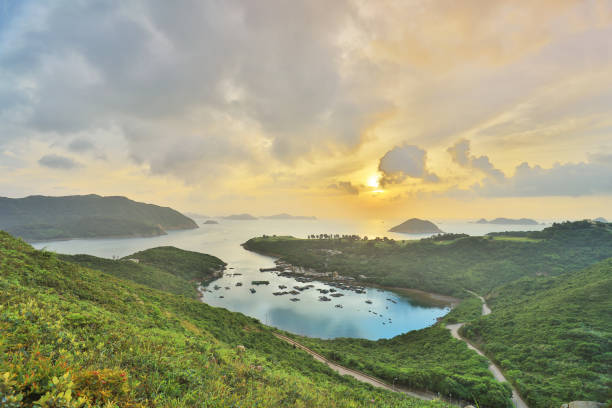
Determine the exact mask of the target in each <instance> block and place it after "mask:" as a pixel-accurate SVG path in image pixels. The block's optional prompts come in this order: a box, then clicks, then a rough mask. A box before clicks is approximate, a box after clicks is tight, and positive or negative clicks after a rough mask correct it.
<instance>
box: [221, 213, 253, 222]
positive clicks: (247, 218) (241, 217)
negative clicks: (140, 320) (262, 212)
mask: <svg viewBox="0 0 612 408" xmlns="http://www.w3.org/2000/svg"><path fill="white" fill-rule="evenodd" d="M223 218H224V219H226V220H238V221H252V220H256V219H257V217H254V216H252V215H251V214H246V213H245V214H232V215H228V216H227V217H223Z"/></svg>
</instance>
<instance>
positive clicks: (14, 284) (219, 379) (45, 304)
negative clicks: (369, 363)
mask: <svg viewBox="0 0 612 408" xmlns="http://www.w3.org/2000/svg"><path fill="white" fill-rule="evenodd" d="M238 345H242V346H244V347H245V350H244V351H241V350H242V348H238V347H237V346H238ZM0 401H1V404H2V406H3V407H9V408H12V407H29V406H39V407H141V406H155V407H192V406H193V407H195V406H198V407H255V406H257V407H365V406H377V407H444V406H446V404H444V403H442V402H424V401H418V400H413V399H408V398H404V397H403V396H401V395H398V394H395V393H391V392H388V391H383V390H378V389H373V388H372V387H370V386H367V385H364V384H362V383H359V382H357V381H354V380H352V379H350V378H344V377H340V376H338V375H337V374H335V373H334V372H333V371H331V370H330V369H329V368H327V367H326V366H325V365H322V364H319V363H317V362H316V361H314V360H313V359H312V358H311V357H310V356H308V355H307V354H306V353H304V352H302V351H299V350H295V349H294V348H292V347H291V346H289V345H288V344H286V343H285V342H283V341H281V340H278V339H276V338H275V337H274V336H273V335H272V334H271V333H270V331H269V329H268V328H266V327H265V326H263V325H261V324H260V323H259V322H258V321H256V320H255V319H252V318H249V317H246V316H244V315H241V314H237V313H231V312H229V311H227V310H224V309H217V308H212V307H209V306H207V305H205V304H202V303H199V302H197V301H195V300H192V299H189V298H187V297H184V296H177V295H173V294H169V293H165V292H161V291H158V290H155V289H152V288H149V287H146V286H142V285H138V284H136V283H133V282H131V281H126V280H121V279H118V278H115V277H113V276H111V275H108V274H105V273H102V272H99V271H95V270H91V269H87V268H84V267H82V266H79V265H76V264H73V263H69V262H65V261H63V260H61V259H58V257H57V256H56V255H54V254H52V253H49V252H45V251H37V250H34V249H33V248H31V247H30V246H29V245H27V244H25V243H24V242H22V241H19V240H16V239H14V238H12V237H10V236H9V235H8V234H5V233H1V232H0Z"/></svg>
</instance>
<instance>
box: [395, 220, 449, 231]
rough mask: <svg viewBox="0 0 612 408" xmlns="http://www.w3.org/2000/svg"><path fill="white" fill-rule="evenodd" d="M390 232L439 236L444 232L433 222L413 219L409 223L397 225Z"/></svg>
mask: <svg viewBox="0 0 612 408" xmlns="http://www.w3.org/2000/svg"><path fill="white" fill-rule="evenodd" d="M389 231H390V232H401V233H403V234H439V233H442V232H443V231H442V230H441V229H440V228H438V227H437V226H436V224H434V223H433V222H431V221H427V220H420V219H418V218H411V219H409V220H408V221H405V222H403V223H401V224H400V225H396V226H395V227H393V228H391V229H390V230H389Z"/></svg>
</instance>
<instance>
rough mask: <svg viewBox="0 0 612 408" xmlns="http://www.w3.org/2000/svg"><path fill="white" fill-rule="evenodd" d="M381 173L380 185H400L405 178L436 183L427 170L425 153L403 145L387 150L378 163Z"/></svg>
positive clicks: (419, 149) (435, 177)
mask: <svg viewBox="0 0 612 408" xmlns="http://www.w3.org/2000/svg"><path fill="white" fill-rule="evenodd" d="M378 171H380V172H381V173H382V177H381V178H380V181H379V182H380V185H381V186H383V187H384V186H385V185H388V184H394V183H401V182H402V181H404V180H405V179H406V178H407V177H412V178H419V179H423V180H425V181H431V182H437V181H439V178H438V176H437V175H436V174H434V173H430V172H429V171H428V170H427V152H426V151H425V150H423V149H421V148H419V147H418V146H412V145H403V146H396V147H394V148H393V149H391V150H389V151H388V152H387V153H385V155H384V156H383V157H381V159H380V161H379V163H378Z"/></svg>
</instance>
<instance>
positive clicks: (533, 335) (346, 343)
mask: <svg viewBox="0 0 612 408" xmlns="http://www.w3.org/2000/svg"><path fill="white" fill-rule="evenodd" d="M448 238H449V239H442V240H440V239H436V238H435V237H434V238H429V239H424V240H420V241H394V240H389V239H385V238H383V239H379V238H377V239H374V240H371V239H367V238H365V237H364V238H361V237H358V236H338V235H312V236H310V237H309V239H308V240H300V239H295V238H286V237H271V238H255V239H253V240H250V241H248V242H247V243H246V244H245V247H246V248H248V249H252V250H255V251H258V252H262V253H268V254H275V255H277V256H280V257H281V258H282V259H283V260H285V261H287V262H290V263H293V264H296V265H300V266H305V267H310V268H314V269H318V270H326V271H338V272H339V273H340V274H341V275H347V276H354V277H357V276H358V275H366V276H367V277H368V279H367V280H369V281H372V282H373V283H378V284H387V285H394V286H403V287H412V288H418V289H424V290H429V291H434V292H441V293H446V294H452V295H454V296H458V297H462V298H464V300H463V301H462V302H461V304H460V305H459V306H458V307H457V308H455V309H454V310H453V311H452V312H451V313H449V314H448V315H447V316H445V317H444V318H443V319H442V323H457V322H468V324H467V325H465V326H464V327H463V328H462V330H461V333H462V335H463V336H465V337H467V338H469V339H470V341H472V342H473V343H474V344H476V345H477V346H479V347H480V348H481V349H482V350H483V351H484V352H485V353H486V354H487V355H488V356H489V357H490V358H491V359H492V360H493V361H495V362H496V364H498V365H499V366H500V367H501V368H502V370H503V371H504V373H505V375H506V377H507V378H508V379H509V380H510V381H511V382H512V383H513V384H514V385H515V386H516V388H517V389H518V390H519V392H520V394H521V396H522V397H523V398H524V399H525V400H526V401H527V402H528V404H529V406H530V407H532V408H556V407H558V406H560V405H561V404H562V403H564V402H569V401H573V400H595V401H605V402H607V403H608V404H610V403H612V395H610V393H609V390H610V389H611V388H612V372H611V371H610V367H612V297H610V293H612V258H610V257H612V225H610V224H604V223H598V222H591V221H580V222H566V223H561V224H554V225H553V226H552V227H549V228H546V229H544V230H542V231H537V232H507V233H493V234H489V235H488V236H486V237H461V236H459V237H448ZM329 249H333V250H334V251H333V252H332V251H328V250H329ZM607 258H610V259H607ZM598 262H599V263H598ZM362 280H363V279H362ZM465 289H471V290H473V291H475V292H477V293H480V294H483V295H488V296H487V297H488V303H489V305H490V306H491V308H492V309H493V313H492V314H490V315H487V316H481V310H482V309H481V302H480V300H479V299H478V298H476V297H474V296H472V295H471V294H469V293H468V292H467V291H465ZM438 330H441V329H440V328H439V327H433V328H428V329H424V330H421V331H418V332H411V333H408V334H406V335H402V336H398V337H396V338H393V339H390V340H380V341H377V342H368V341H366V340H359V339H336V340H331V341H324V340H317V339H305V340H304V342H307V343H308V344H309V345H310V346H311V347H312V348H313V349H316V350H319V351H320V352H322V353H323V354H325V355H327V356H328V357H330V358H332V359H337V360H339V361H342V362H343V363H344V364H347V365H351V366H353V367H355V368H360V369H363V370H365V371H368V372H371V373H373V374H375V375H379V376H381V377H383V378H386V379H391V378H398V379H399V378H401V379H402V381H404V382H405V383H408V384H410V383H412V384H419V382H418V381H419V380H421V382H420V384H422V385H424V386H425V387H427V388H429V389H434V390H436V389H441V388H443V387H446V386H447V384H443V383H440V382H437V381H436V376H435V374H436V373H439V372H445V373H447V374H448V375H450V374H451V373H453V374H455V375H459V376H471V375H473V374H475V373H476V372H477V368H478V365H477V364H476V361H473V362H474V364H472V365H470V364H467V365H463V366H460V367H452V365H451V363H450V362H449V361H451V360H454V359H453V358H450V357H449V356H453V355H459V356H460V355H461V354H457V352H456V351H452V344H454V343H457V342H455V341H454V340H448V342H450V343H449V344H447V341H446V340H445V339H444V337H443V334H442V333H444V331H443V330H442V331H441V332H438ZM420 336H423V338H421V337H420ZM429 338H432V339H437V342H436V344H430V343H428V342H427V339H429ZM455 347H458V346H457V345H455ZM430 351H431V352H432V353H433V355H431V356H428V354H429V352H430ZM402 353H403V354H402ZM453 353H454V354H453ZM421 356H428V357H429V358H427V359H426V360H427V361H419V359H420V357H421ZM436 356H446V359H441V360H436ZM428 361H429V362H430V363H429V365H428V363H427V362H428ZM459 361H460V362H461V364H463V360H461V359H460V358H459ZM418 369H420V370H421V371H418ZM404 370H405V371H404ZM453 378H454V377H453ZM463 378H465V377H463ZM470 378H471V377H470ZM412 381H414V382H412ZM483 381H485V380H483V379H482V377H480V379H479V380H474V382H470V384H468V385H465V384H464V383H462V382H460V381H458V380H455V383H454V384H453V385H454V387H453V390H454V392H455V393H456V395H466V393H472V395H474V396H476V395H480V398H481V400H479V401H478V402H479V403H480V404H481V405H484V404H485V402H484V401H485V399H484V398H482V395H481V394H478V391H474V389H476V390H479V389H482V388H480V387H481V385H482V382H483ZM491 389H492V388H491ZM461 393H463V394H461ZM495 396H497V394H496V395H495ZM486 398H487V400H486V401H487V402H490V400H488V398H489V396H487V397H486ZM475 399H477V398H475Z"/></svg>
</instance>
